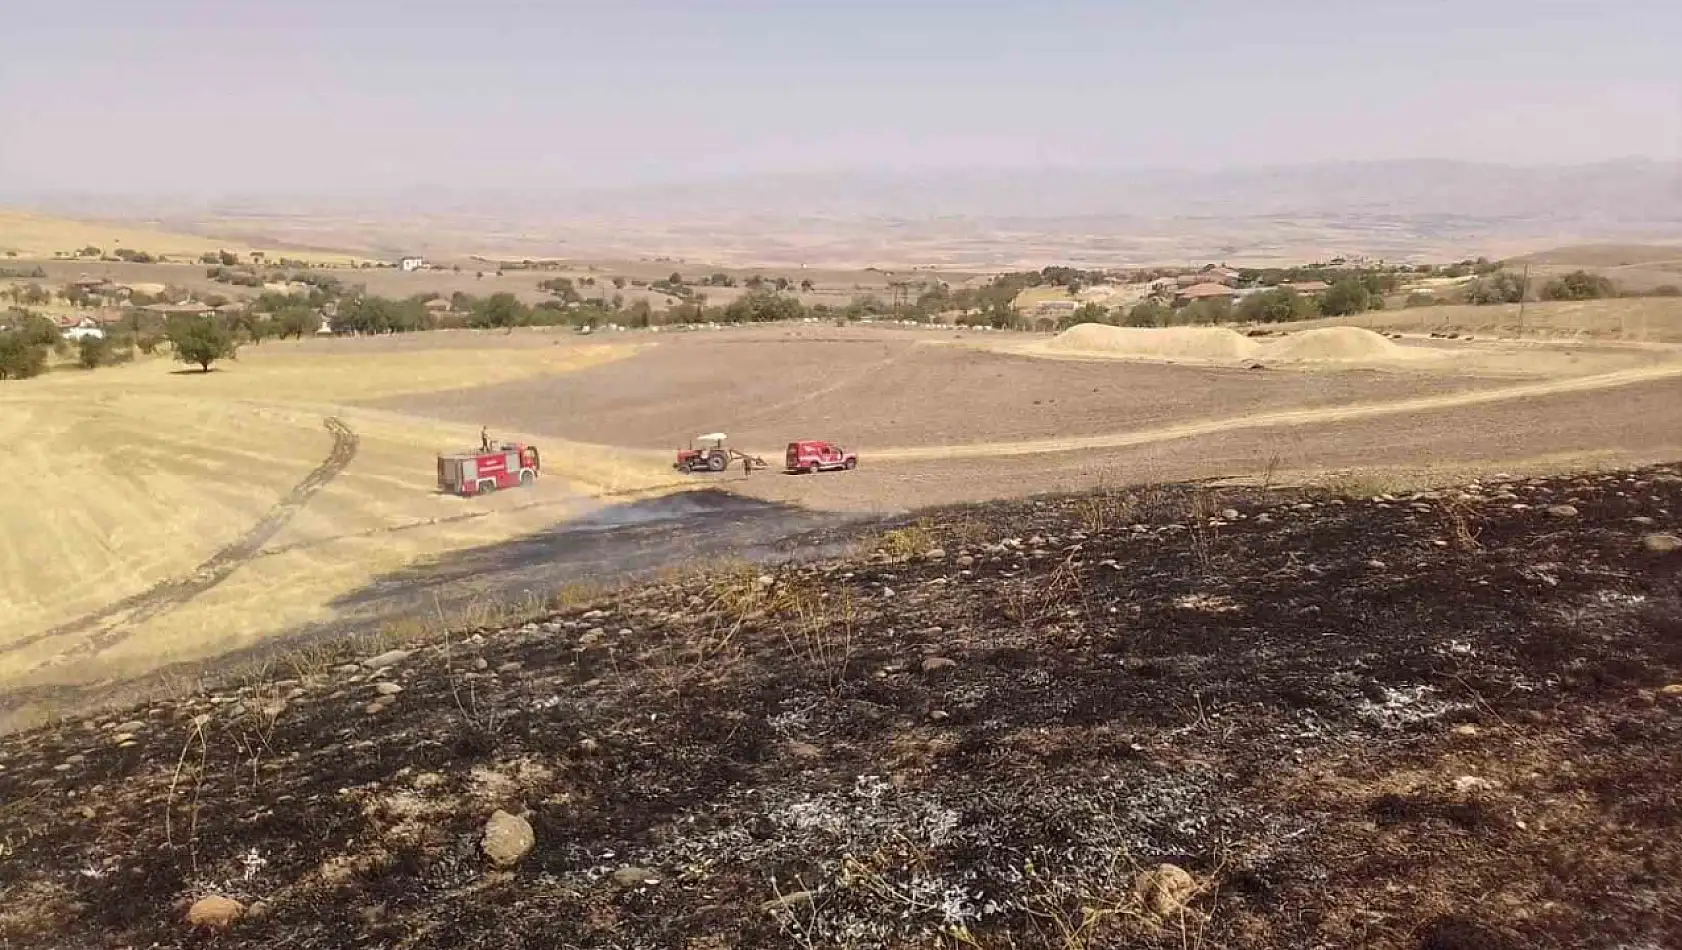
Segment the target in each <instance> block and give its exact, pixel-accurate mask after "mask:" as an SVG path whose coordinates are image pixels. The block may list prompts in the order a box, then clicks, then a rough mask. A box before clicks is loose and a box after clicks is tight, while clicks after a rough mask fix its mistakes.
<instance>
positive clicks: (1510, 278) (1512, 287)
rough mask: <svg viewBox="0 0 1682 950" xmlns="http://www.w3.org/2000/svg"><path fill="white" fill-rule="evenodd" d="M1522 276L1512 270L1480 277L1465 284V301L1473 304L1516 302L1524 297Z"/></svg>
mask: <svg viewBox="0 0 1682 950" xmlns="http://www.w3.org/2000/svg"><path fill="white" fill-rule="evenodd" d="M1525 290H1526V288H1525V286H1524V278H1523V277H1520V276H1519V275H1518V274H1515V273H1513V272H1512V271H1500V272H1498V273H1494V274H1490V275H1488V276H1486V277H1480V278H1478V279H1477V280H1474V281H1472V282H1471V283H1469V284H1467V285H1466V302H1467V303H1474V304H1498V303H1518V302H1519V301H1521V300H1523V299H1524V293H1525Z"/></svg>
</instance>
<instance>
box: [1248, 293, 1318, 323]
mask: <svg viewBox="0 0 1682 950" xmlns="http://www.w3.org/2000/svg"><path fill="white" fill-rule="evenodd" d="M1237 315H1238V318H1239V319H1240V320H1249V321H1253V322H1255V323H1288V322H1291V321H1294V320H1312V319H1314V318H1315V317H1317V316H1319V315H1320V304H1319V301H1317V300H1316V299H1315V298H1313V297H1310V296H1308V295H1306V294H1299V293H1297V292H1296V291H1294V290H1291V289H1290V288H1288V287H1275V288H1274V289H1272V290H1267V291H1263V292H1262V293H1259V294H1251V295H1250V296H1248V297H1245V298H1244V300H1243V301H1242V302H1241V303H1239V305H1238V309H1237Z"/></svg>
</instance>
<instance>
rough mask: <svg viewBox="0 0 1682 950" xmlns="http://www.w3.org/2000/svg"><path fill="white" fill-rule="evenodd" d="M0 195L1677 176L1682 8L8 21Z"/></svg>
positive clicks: (1411, 0)
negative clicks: (1637, 171)
mask: <svg viewBox="0 0 1682 950" xmlns="http://www.w3.org/2000/svg"><path fill="white" fill-rule="evenodd" d="M0 30H3V32H4V36H5V42H4V43H0V186H9V187H10V189H11V190H19V189H23V190H33V189H63V188H70V189H85V190H93V191H120V192H131V193H145V192H150V191H160V190H181V189H191V190H196V191H223V190H261V191H288V190H306V191H309V190H329V189H330V190H355V189H366V188H386V187H396V186H406V185H414V184H425V183H455V184H463V185H496V184H506V185H520V186H532V185H543V186H550V187H557V188H567V187H574V186H594V185H608V184H619V183H637V182H645V181H657V180H666V181H669V180H684V179H698V178H706V177H712V176H717V175H722V174H730V173H736V172H748V173H753V172H763V171H822V170H834V169H870V170H926V169H932V168H943V167H1001V166H1003V167H1020V166H1032V165H1072V166H1084V167H1112V168H1127V167H1137V166H1165V165H1176V166H1183V165H1190V166H1194V167H1200V168H1202V167H1220V166H1234V165H1260V164H1278V163H1295V162H1304V161H1321V160H1338V159H1374V158H1417V157H1444V158H1461V159H1475V160H1490V161H1503V162H1524V163H1552V162H1576V161H1586V160H1595V159H1602V158H1612V157H1623V156H1651V157H1657V158H1671V159H1674V158H1676V157H1678V155H1679V152H1682V2H1679V0H1645V2H1642V0H1597V2H1590V0H1575V2H1569V3H1567V2H1557V0H1484V2H1479V0H1460V2H1434V0H1408V2H1400V0H1315V2H1308V0H1202V2H1199V0H1174V2H1169V0H1157V2H1154V3H1149V4H1146V3H1133V2H1119V0H1112V2H1097V0H1039V2H1026V0H1012V2H1005V0H894V2H886V0H826V2H812V0H781V2H773V0H759V2H750V0H619V2H611V3H610V2H568V0H549V2H538V0H530V2H517V0H451V2H438V0H408V2H399V0H284V2H278V0H276V2H271V0H80V2H78V0H51V2H47V0H0Z"/></svg>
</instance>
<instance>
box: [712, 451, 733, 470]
mask: <svg viewBox="0 0 1682 950" xmlns="http://www.w3.org/2000/svg"><path fill="white" fill-rule="evenodd" d="M729 465H730V456H728V455H725V454H724V453H723V452H714V453H712V454H711V455H708V456H707V471H709V472H722V471H724V470H725V469H726V468H727V467H729Z"/></svg>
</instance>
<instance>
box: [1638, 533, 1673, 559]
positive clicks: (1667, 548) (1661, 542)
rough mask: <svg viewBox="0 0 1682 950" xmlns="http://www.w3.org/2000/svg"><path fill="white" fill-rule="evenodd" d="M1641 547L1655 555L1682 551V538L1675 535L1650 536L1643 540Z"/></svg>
mask: <svg viewBox="0 0 1682 950" xmlns="http://www.w3.org/2000/svg"><path fill="white" fill-rule="evenodd" d="M1641 546H1642V547H1644V548H1646V549H1647V550H1649V551H1651V552H1653V553H1654V554H1670V553H1672V552H1675V551H1682V538H1679V537H1677V536H1676V535H1674V534H1649V535H1647V536H1646V537H1645V538H1642V539H1641Z"/></svg>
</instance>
